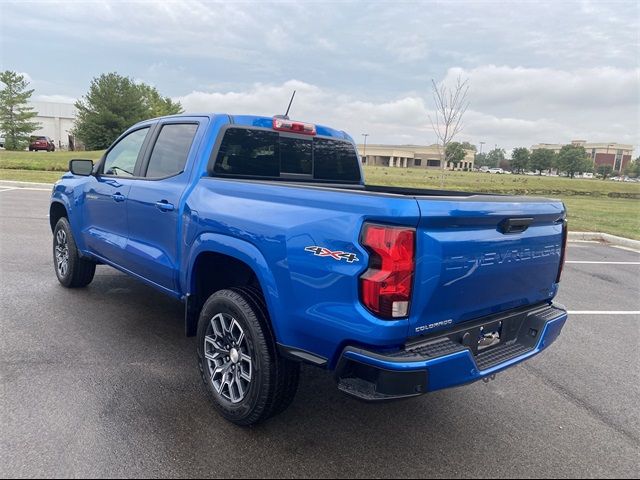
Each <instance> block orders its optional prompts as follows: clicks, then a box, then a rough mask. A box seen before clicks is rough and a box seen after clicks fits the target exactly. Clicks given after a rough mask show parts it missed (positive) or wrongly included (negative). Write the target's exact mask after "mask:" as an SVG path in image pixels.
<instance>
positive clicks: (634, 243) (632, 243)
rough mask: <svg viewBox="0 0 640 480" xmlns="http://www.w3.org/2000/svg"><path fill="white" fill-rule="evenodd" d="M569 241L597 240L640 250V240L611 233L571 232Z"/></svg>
mask: <svg viewBox="0 0 640 480" xmlns="http://www.w3.org/2000/svg"><path fill="white" fill-rule="evenodd" d="M568 239H569V241H572V240H574V241H575V240H583V241H584V240H592V241H593V240H595V241H597V242H604V243H609V244H612V245H619V246H621V247H627V248H633V249H634V250H640V240H632V239H630V238H625V237H618V236H616V235H611V234H609V233H602V232H569V237H568Z"/></svg>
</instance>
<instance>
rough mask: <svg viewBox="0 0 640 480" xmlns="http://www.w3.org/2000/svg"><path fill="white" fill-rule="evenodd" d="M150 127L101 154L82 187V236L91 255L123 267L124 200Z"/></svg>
mask: <svg viewBox="0 0 640 480" xmlns="http://www.w3.org/2000/svg"><path fill="white" fill-rule="evenodd" d="M150 130H151V127H150V126H148V125H147V126H144V127H141V128H138V129H136V130H133V131H131V132H129V133H127V134H126V135H125V136H124V137H122V138H121V139H120V140H118V141H117V142H116V143H115V144H114V145H113V146H112V147H111V148H110V149H109V150H108V151H107V153H106V154H105V157H104V159H103V161H102V163H101V165H100V166H99V172H98V173H97V175H96V176H93V177H89V181H88V182H87V183H86V184H85V187H84V189H85V190H84V191H85V203H84V215H85V221H84V222H83V223H84V230H83V231H82V235H83V237H84V241H85V245H86V246H87V248H88V249H89V250H90V251H92V252H93V253H95V254H97V255H99V256H101V257H103V258H105V259H107V260H109V261H110V262H113V263H115V264H117V265H120V266H124V265H123V264H124V263H125V255H124V252H125V248H126V244H127V235H128V222H127V206H126V205H127V199H128V196H129V190H130V189H131V185H132V183H133V181H134V180H133V177H134V172H135V170H136V165H137V164H138V163H139V161H140V160H141V158H142V154H143V152H144V149H145V146H146V143H147V139H148V137H149V132H150Z"/></svg>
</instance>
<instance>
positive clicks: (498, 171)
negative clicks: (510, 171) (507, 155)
mask: <svg viewBox="0 0 640 480" xmlns="http://www.w3.org/2000/svg"><path fill="white" fill-rule="evenodd" d="M487 172H488V173H499V174H502V173H504V170H503V169H502V168H495V167H494V168H490V169H489V170H487Z"/></svg>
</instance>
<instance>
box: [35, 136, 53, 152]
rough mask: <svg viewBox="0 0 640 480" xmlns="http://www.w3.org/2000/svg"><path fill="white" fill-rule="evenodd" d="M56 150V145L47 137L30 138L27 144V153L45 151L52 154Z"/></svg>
mask: <svg viewBox="0 0 640 480" xmlns="http://www.w3.org/2000/svg"><path fill="white" fill-rule="evenodd" d="M55 149H56V144H55V143H54V141H53V140H51V139H50V138H49V137H43V136H38V137H32V138H31V142H30V143H29V151H30V152H37V151H39V150H46V151H47V152H54V151H55Z"/></svg>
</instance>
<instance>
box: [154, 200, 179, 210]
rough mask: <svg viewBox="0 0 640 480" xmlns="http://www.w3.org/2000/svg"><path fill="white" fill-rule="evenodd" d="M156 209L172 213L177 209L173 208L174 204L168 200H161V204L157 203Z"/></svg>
mask: <svg viewBox="0 0 640 480" xmlns="http://www.w3.org/2000/svg"><path fill="white" fill-rule="evenodd" d="M156 207H157V208H158V210H160V211H162V212H171V211H172V210H173V209H174V208H175V207H174V206H173V203H169V202H167V201H166V200H160V201H159V202H156Z"/></svg>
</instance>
